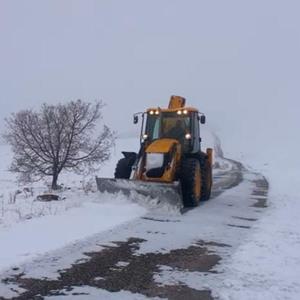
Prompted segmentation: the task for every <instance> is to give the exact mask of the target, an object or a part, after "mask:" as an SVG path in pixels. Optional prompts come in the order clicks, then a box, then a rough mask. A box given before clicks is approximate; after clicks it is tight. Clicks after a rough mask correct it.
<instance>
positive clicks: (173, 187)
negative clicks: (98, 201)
mask: <svg viewBox="0 0 300 300" xmlns="http://www.w3.org/2000/svg"><path fill="white" fill-rule="evenodd" d="M96 182H97V187H98V190H99V191H100V192H101V193H105V192H107V193H110V194H115V193H118V192H122V193H123V194H124V195H126V196H130V195H132V193H137V194H139V195H142V196H144V197H150V198H152V199H156V200H157V203H158V205H159V206H160V205H164V204H168V205H171V206H172V207H173V208H175V209H176V210H177V211H181V209H182V208H183V202H182V194H181V186H180V183H179V182H174V183H160V182H145V181H140V180H128V179H112V178H100V177H96Z"/></svg>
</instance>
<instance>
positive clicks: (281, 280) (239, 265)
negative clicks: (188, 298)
mask: <svg viewBox="0 0 300 300" xmlns="http://www.w3.org/2000/svg"><path fill="white" fill-rule="evenodd" d="M283 138H284V137H283ZM223 143H224V148H225V149H227V153H226V154H227V155H230V156H231V157H233V158H235V159H237V160H239V161H242V162H243V163H244V164H245V165H246V166H247V167H248V168H250V169H254V170H256V171H259V172H262V173H263V174H264V175H265V176H266V178H267V179H268V181H269V183H270V189H269V196H268V205H269V207H268V210H267V212H266V213H265V214H264V217H263V218H261V219H260V221H259V222H257V223H256V225H255V229H254V230H253V231H252V233H251V235H249V236H248V237H247V240H245V243H243V244H242V245H241V246H240V247H239V248H238V249H237V250H236V251H235V253H234V255H233V256H232V260H231V261H230V269H229V270H228V272H227V273H226V277H227V279H226V283H227V284H226V285H225V287H224V288H223V291H222V297H223V299H226V300H227V299H245V300H250V299H295V300H297V299H300V218H299V212H300V171H299V170H300V163H299V159H298V155H299V151H300V145H299V143H298V141H297V138H296V137H295V138H294V139H293V140H292V139H291V140H285V141H275V142H272V143H270V144H269V145H268V146H266V147H264V148H262V149H261V151H259V152H258V151H256V149H257V147H253V145H251V144H250V143H249V145H248V146H247V145H241V146H240V147H236V148H234V147H231V145H229V144H227V143H226V140H225V141H223ZM277 143H278V145H276V144H277ZM274 144H275V145H274ZM241 149H242V150H241Z"/></svg>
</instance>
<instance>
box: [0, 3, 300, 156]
mask: <svg viewBox="0 0 300 300" xmlns="http://www.w3.org/2000/svg"><path fill="white" fill-rule="evenodd" d="M299 11H300V4H299V1H274V0H265V1H261V0H252V1H240V0H236V1H232V0H227V1H200V0H195V1H192V0H189V1H177V0H164V1H161V0H160V1H159V0H151V1H141V0H136V1H133V0H127V1H121V0H120V1H116V0H106V1H100V0H99V1H90V0H82V1H75V0H72V1H66V0H65V1H60V0H57V1H53V0H51V1H50V0H49V1H31V0H28V1H12V0H7V1H6V0H1V1H0V37H1V40H0V43H1V47H0V103H1V112H0V119H1V121H0V128H1V129H3V125H4V122H3V119H4V118H5V117H6V116H7V115H8V114H9V113H10V112H13V111H18V110H19V109H22V108H28V107H33V108H36V107H38V106H39V105H40V104H41V103H43V102H48V103H57V102H64V101H69V100H75V99H78V98H80V99H83V100H88V101H93V100H95V99H102V100H103V101H104V102H106V103H107V106H106V108H105V112H104V113H105V116H104V118H105V122H106V123H107V124H108V125H110V126H111V127H113V128H114V129H115V130H117V131H118V132H120V133H124V132H131V131H132V128H133V125H132V113H133V112H136V111H141V110H144V109H145V108H146V107H147V106H158V105H159V106H164V105H167V104H168V101H169V97H170V95H172V94H176V95H182V96H185V97H186V98H187V101H188V103H189V104H191V105H193V106H196V107H198V108H199V109H200V111H203V112H205V113H206V115H207V120H208V125H209V126H210V128H212V129H213V130H215V131H216V132H217V134H219V135H220V136H221V138H222V140H223V141H224V144H225V150H226V151H227V152H230V151H231V149H230V147H239V151H245V150H246V148H247V147H249V145H250V146H251V145H253V147H254V149H256V150H255V151H257V152H258V151H260V150H261V149H262V148H263V147H269V148H270V147H271V148H272V147H276V145H277V144H278V145H281V146H284V147H283V148H282V149H284V148H285V147H286V148H287V149H289V148H291V147H293V148H295V147H299V143H296V142H297V139H298V137H297V131H298V128H299V120H298V115H299V113H300V104H299V95H300V93H299V85H300V59H299V53H300V20H299ZM299 150H300V149H299Z"/></svg>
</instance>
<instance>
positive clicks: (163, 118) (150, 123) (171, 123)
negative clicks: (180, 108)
mask: <svg viewBox="0 0 300 300" xmlns="http://www.w3.org/2000/svg"><path fill="white" fill-rule="evenodd" d="M190 132H191V122H190V116H189V114H187V115H184V114H181V115H178V114H177V112H162V113H160V114H159V115H154V114H153V115H150V114H148V117H147V125H146V134H147V136H148V140H155V139H159V138H172V139H177V140H178V141H180V142H181V141H184V137H185V135H186V134H188V133H190Z"/></svg>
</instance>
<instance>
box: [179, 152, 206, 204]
mask: <svg viewBox="0 0 300 300" xmlns="http://www.w3.org/2000/svg"><path fill="white" fill-rule="evenodd" d="M180 173H181V174H180V182H181V188H182V196H183V204H184V206H185V207H194V206H197V205H198V204H199V201H200V197H201V192H202V182H201V181H202V179H201V167H200V162H199V160H198V159H195V158H187V159H184V160H183V161H182V165H181V172H180Z"/></svg>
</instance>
